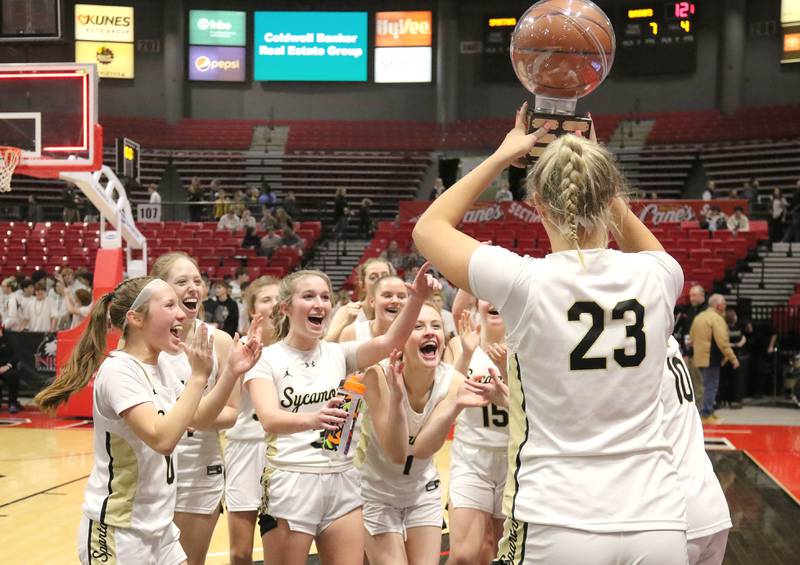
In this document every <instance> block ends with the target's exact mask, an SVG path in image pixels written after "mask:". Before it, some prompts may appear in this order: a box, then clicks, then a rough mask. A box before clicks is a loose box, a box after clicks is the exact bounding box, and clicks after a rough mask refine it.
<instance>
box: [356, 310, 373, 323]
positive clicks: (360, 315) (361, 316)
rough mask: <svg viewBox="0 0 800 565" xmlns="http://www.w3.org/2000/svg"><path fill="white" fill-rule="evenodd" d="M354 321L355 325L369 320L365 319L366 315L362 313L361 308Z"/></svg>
mask: <svg viewBox="0 0 800 565" xmlns="http://www.w3.org/2000/svg"><path fill="white" fill-rule="evenodd" d="M354 321H355V322H356V323H358V322H368V321H369V318H367V313H366V312H364V308H361V310H359V311H358V314H356V319H355V320H354Z"/></svg>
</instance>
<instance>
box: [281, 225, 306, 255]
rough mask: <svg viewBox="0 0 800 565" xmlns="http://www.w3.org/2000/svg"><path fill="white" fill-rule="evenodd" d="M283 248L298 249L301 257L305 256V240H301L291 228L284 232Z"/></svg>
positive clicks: (282, 238)
mask: <svg viewBox="0 0 800 565" xmlns="http://www.w3.org/2000/svg"><path fill="white" fill-rule="evenodd" d="M281 247H293V248H294V249H297V251H298V252H299V253H300V255H302V254H303V240H302V239H300V237H299V236H298V235H297V234H296V233H295V232H294V230H293V229H292V228H291V227H287V228H285V229H284V230H283V236H282V237H281Z"/></svg>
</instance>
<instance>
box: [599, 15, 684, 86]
mask: <svg viewBox="0 0 800 565" xmlns="http://www.w3.org/2000/svg"><path fill="white" fill-rule="evenodd" d="M696 11H697V8H696V6H695V3H694V2H651V3H641V4H632V5H628V6H625V7H618V8H617V14H616V24H615V26H616V30H615V33H616V36H617V54H616V57H615V59H614V67H613V69H612V71H611V72H612V75H618V76H639V75H663V74H678V73H685V74H689V73H693V72H694V71H695V69H696V67H697V33H696V29H695V19H696V17H697V14H696Z"/></svg>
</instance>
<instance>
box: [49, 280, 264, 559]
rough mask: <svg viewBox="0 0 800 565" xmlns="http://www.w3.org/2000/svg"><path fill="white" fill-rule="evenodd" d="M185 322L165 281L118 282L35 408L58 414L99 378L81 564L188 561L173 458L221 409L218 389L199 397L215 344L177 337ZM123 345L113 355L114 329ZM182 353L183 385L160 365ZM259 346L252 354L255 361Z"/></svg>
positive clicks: (203, 336) (201, 335)
mask: <svg viewBox="0 0 800 565" xmlns="http://www.w3.org/2000/svg"><path fill="white" fill-rule="evenodd" d="M185 319H186V317H185V315H184V314H183V312H182V311H181V309H180V307H179V305H178V299H177V297H176V296H175V292H174V291H173V290H172V288H170V286H169V285H168V284H167V283H165V282H164V281H162V280H160V279H155V278H150V277H140V278H134V279H130V280H127V281H124V282H122V283H121V284H120V285H119V286H117V288H116V289H114V290H113V291H112V292H109V293H108V294H106V295H104V296H103V297H102V298H101V299H100V300H98V301H97V303H96V304H95V305H94V307H93V309H92V312H91V315H90V320H89V325H88V327H87V329H86V332H85V333H84V335H83V337H82V338H81V340H80V342H79V343H78V345H77V346H76V347H75V349H74V350H73V352H72V356H71V357H70V360H69V362H68V363H67V365H66V366H65V368H64V370H63V372H62V374H61V377H60V378H59V379H58V380H56V381H55V382H54V383H53V384H52V385H50V386H49V387H47V388H46V389H44V390H43V391H42V392H40V393H39V394H38V395H37V397H36V399H35V401H36V403H37V404H38V405H39V406H40V407H41V408H42V409H43V410H45V411H48V412H52V411H54V410H55V409H56V408H57V407H58V406H59V405H60V404H62V403H64V402H66V401H67V400H68V399H69V397H70V396H71V395H72V394H73V393H75V392H77V391H78V390H80V389H81V388H82V387H83V386H85V385H86V384H87V383H88V382H89V380H91V378H92V376H94V375H95V373H96V377H95V381H94V393H93V394H94V397H93V400H94V406H93V419H94V432H93V433H94V452H95V463H94V467H93V468H92V472H91V475H90V476H89V481H88V484H87V486H86V491H85V501H84V504H83V518H82V519H81V525H80V532H79V535H78V555H79V559H80V562H81V563H82V564H89V563H98V562H101V561H102V562H104V563H106V562H108V563H111V562H137V563H138V562H150V563H164V564H171V565H177V564H179V563H185V562H186V554H185V553H184V551H183V549H182V548H181V545H180V542H179V536H180V532H179V530H178V528H177V527H176V526H175V525H174V524H173V523H172V516H173V512H174V510H175V487H176V485H175V467H176V464H175V461H174V460H173V458H172V452H173V450H174V449H175V446H176V445H177V443H178V440H179V439H180V438H181V436H182V435H183V433H184V431H185V430H186V428H187V427H188V426H193V427H197V428H203V427H206V426H209V425H211V423H212V422H213V421H214V419H215V418H216V417H217V415H218V414H219V412H220V411H221V410H222V408H223V407H224V406H225V402H226V400H227V394H223V393H224V391H223V390H220V391H219V393H216V394H215V393H212V394H209V395H207V396H206V397H205V398H203V396H202V395H203V389H204V388H205V386H206V384H207V382H208V377H209V375H210V373H211V367H212V350H213V346H214V343H213V338H209V335H208V332H207V331H205V330H203V331H200V332H198V333H197V334H196V336H195V338H194V339H193V340H192V341H191V343H189V344H186V343H182V342H181V340H180V338H179V337H178V335H179V332H180V331H181V328H182V325H183V322H184V320H185ZM109 322H110V325H111V326H113V327H114V328H117V329H119V330H121V331H122V338H123V340H124V345H123V346H122V348H121V349H119V350H116V351H112V352H111V353H109V354H108V355H107V356H106V355H105V350H106V337H107V336H106V332H107V328H108V325H109ZM179 351H183V352H184V353H185V354H186V355H187V357H188V358H189V360H190V365H191V375H190V376H189V378H188V379H187V381H186V383H185V385H182V384H181V383H180V381H179V380H178V379H177V377H176V376H175V375H174V374H173V372H172V371H171V370H170V368H169V366H167V365H166V364H165V363H163V362H162V361H161V359H160V354H161V353H162V352H167V353H171V354H176V353H178V352H179ZM259 354H260V348H258V349H256V348H252V349H251V350H248V352H247V354H246V356H247V357H249V359H250V361H251V364H252V363H254V362H255V361H256V360H257V358H258V355H259Z"/></svg>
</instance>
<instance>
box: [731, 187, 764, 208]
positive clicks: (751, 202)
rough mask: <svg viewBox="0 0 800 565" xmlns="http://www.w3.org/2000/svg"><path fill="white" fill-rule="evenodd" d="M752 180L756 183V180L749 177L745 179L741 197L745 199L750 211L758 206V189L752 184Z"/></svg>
mask: <svg viewBox="0 0 800 565" xmlns="http://www.w3.org/2000/svg"><path fill="white" fill-rule="evenodd" d="M753 182H756V183H758V181H757V180H755V179H751V180H749V181H746V182H745V183H744V187H743V188H742V198H744V199H745V200H747V206H748V207H749V208H750V212H751V213H752V211H753V210H755V209H756V207H757V206H758V189H757V188H756V187H755V186H753ZM731 198H733V196H731Z"/></svg>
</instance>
